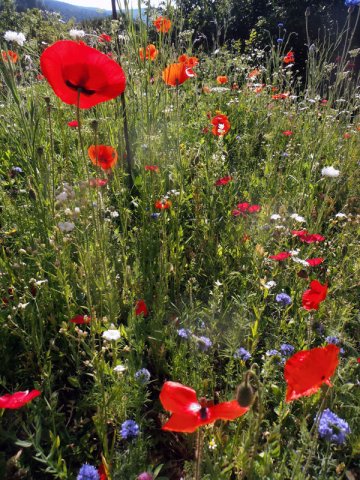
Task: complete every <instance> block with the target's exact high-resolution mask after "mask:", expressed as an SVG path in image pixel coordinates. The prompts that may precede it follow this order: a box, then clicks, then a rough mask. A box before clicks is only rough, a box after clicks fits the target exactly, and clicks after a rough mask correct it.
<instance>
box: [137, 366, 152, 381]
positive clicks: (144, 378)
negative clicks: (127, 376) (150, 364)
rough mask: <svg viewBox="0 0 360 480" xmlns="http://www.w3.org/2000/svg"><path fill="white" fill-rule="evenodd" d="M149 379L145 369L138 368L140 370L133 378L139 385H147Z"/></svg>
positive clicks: (149, 375) (147, 371)
mask: <svg viewBox="0 0 360 480" xmlns="http://www.w3.org/2000/svg"><path fill="white" fill-rule="evenodd" d="M150 377H151V374H150V372H149V370H148V369H147V368H140V370H138V371H137V372H136V373H135V378H136V380H137V381H138V382H140V383H148V381H149V380H150Z"/></svg>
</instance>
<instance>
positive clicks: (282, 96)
mask: <svg viewBox="0 0 360 480" xmlns="http://www.w3.org/2000/svg"><path fill="white" fill-rule="evenodd" d="M289 95H290V93H276V94H275V95H271V98H273V99H274V100H285V99H286V98H288V96H289Z"/></svg>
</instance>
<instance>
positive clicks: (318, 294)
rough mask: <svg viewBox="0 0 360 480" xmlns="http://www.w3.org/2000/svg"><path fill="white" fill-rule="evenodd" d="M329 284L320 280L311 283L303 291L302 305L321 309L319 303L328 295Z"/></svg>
mask: <svg viewBox="0 0 360 480" xmlns="http://www.w3.org/2000/svg"><path fill="white" fill-rule="evenodd" d="M327 290H328V287H327V285H322V284H321V283H320V282H319V281H318V280H313V281H312V282H311V283H310V288H309V289H308V290H306V291H305V292H304V293H303V296H302V306H303V308H305V309H306V310H319V305H320V303H321V302H323V301H324V300H325V298H326V295H327Z"/></svg>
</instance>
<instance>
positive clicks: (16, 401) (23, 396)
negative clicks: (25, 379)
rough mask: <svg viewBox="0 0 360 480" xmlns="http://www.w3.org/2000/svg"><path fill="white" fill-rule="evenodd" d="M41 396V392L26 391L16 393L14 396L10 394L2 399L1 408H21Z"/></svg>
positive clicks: (0, 400) (0, 399)
mask: <svg viewBox="0 0 360 480" xmlns="http://www.w3.org/2000/svg"><path fill="white" fill-rule="evenodd" d="M40 394H41V392H39V390H31V392H30V391H29V390H26V391H25V392H16V393H13V394H12V395H11V394H9V393H8V394H6V395H4V396H2V397H0V408H11V409H16V408H20V407H22V406H23V405H25V404H26V403H28V402H30V401H31V400H32V399H33V398H35V397H38V396H39V395H40Z"/></svg>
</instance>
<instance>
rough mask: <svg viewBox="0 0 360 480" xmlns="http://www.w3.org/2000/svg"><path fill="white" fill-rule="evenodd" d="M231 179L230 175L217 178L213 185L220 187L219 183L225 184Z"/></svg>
mask: <svg viewBox="0 0 360 480" xmlns="http://www.w3.org/2000/svg"><path fill="white" fill-rule="evenodd" d="M232 179H233V177H230V176H228V177H222V178H219V180H216V182H215V186H216V187H220V186H221V185H227V184H228V183H229V182H231V180H232Z"/></svg>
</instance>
